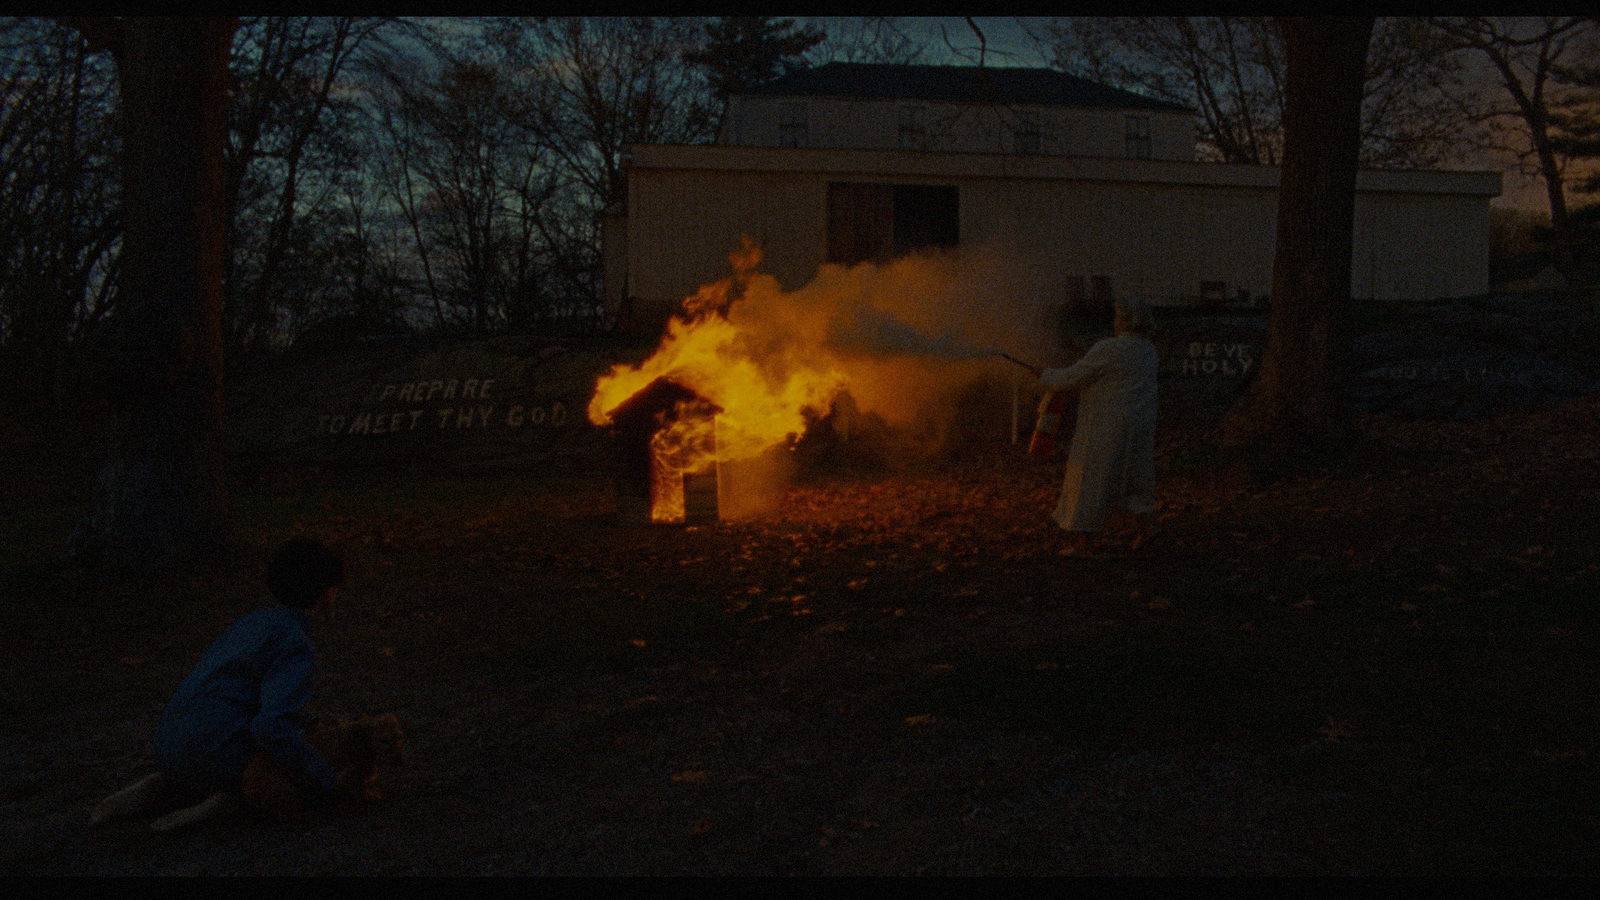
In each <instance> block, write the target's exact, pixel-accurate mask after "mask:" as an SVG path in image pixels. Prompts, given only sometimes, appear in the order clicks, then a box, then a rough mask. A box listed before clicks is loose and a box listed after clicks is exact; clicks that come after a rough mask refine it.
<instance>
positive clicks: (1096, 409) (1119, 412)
mask: <svg viewBox="0 0 1600 900" xmlns="http://www.w3.org/2000/svg"><path fill="white" fill-rule="evenodd" d="M1159 363H1160V360H1159V358H1158V356H1157V354H1156V348H1155V345H1154V344H1152V343H1150V341H1149V340H1148V339H1146V338H1143V337H1139V336H1137V335H1120V336H1118V337H1110V338H1106V339H1105V340H1102V341H1099V342H1097V343H1096V344H1095V345H1094V346H1093V347H1090V348H1089V352H1088V353H1085V354H1084V355H1083V358H1082V359H1080V360H1078V361H1077V362H1076V363H1074V364H1073V365H1072V366H1070V367H1068V368H1065V369H1045V370H1044V372H1042V373H1040V375H1039V381H1040V383H1042V384H1044V385H1045V386H1046V387H1049V388H1055V389H1063V388H1078V389H1079V394H1078V424H1077V427H1076V428H1075V429H1073V432H1072V449H1071V451H1070V452H1069V453H1068V455H1067V476H1066V479H1065V481H1064V482H1063V484H1062V486H1061V502H1060V503H1059V504H1057V505H1056V511H1055V520H1056V522H1057V523H1059V524H1060V525H1061V527H1062V528H1066V529H1069V530H1072V531H1099V530H1100V528H1101V527H1102V526H1103V525H1105V521H1106V518H1107V517H1108V516H1110V515H1113V514H1115V513H1119V512H1124V511H1126V512H1135V513H1148V512H1150V511H1151V510H1152V508H1153V507H1152V503H1153V501H1154V499H1155V475H1156V469H1155V436H1156V370H1157V368H1158V366H1159Z"/></svg>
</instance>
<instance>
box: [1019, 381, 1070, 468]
mask: <svg viewBox="0 0 1600 900" xmlns="http://www.w3.org/2000/svg"><path fill="white" fill-rule="evenodd" d="M1066 411H1067V392H1066V391H1050V392H1048V393H1046V394H1045V397H1044V402H1043V403H1040V404H1039V421H1038V422H1037V423H1035V424H1034V426H1033V437H1032V438H1030V439H1029V440H1028V452H1029V453H1032V454H1033V455H1034V456H1043V457H1047V458H1048V457H1049V456H1051V455H1052V454H1054V453H1055V452H1056V431H1057V430H1058V429H1060V427H1061V414H1062V413H1064V412H1066Z"/></svg>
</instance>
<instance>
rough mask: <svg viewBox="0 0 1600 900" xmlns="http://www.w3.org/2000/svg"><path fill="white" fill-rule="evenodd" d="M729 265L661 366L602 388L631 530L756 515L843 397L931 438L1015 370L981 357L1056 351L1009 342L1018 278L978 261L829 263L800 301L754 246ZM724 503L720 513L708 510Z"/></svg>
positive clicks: (690, 311) (647, 363) (647, 365)
mask: <svg viewBox="0 0 1600 900" xmlns="http://www.w3.org/2000/svg"><path fill="white" fill-rule="evenodd" d="M728 259H729V262H730V263H731V264H732V267H733V274H732V276H731V277H728V278H725V279H723V280H721V281H718V282H715V283H712V284H708V285H705V286H703V287H701V288H700V289H699V290H698V291H696V292H694V293H693V294H692V295H690V296H689V297H687V298H685V299H684V300H683V301H682V311H681V312H680V313H679V314H678V315H676V316H674V317H673V318H672V319H671V320H670V321H669V322H668V323H667V327H666V333H665V334H664V336H663V337H662V339H661V342H660V344H659V345H658V347H657V348H656V350H655V352H654V353H653V354H652V355H651V356H650V357H649V358H647V359H645V360H644V361H643V362H641V363H638V364H636V365H627V364H622V365H617V366H613V367H612V368H611V370H610V371H608V372H606V373H605V374H604V375H602V376H601V377H600V378H599V379H598V381H597V382H596V384H595V389H594V394H593V396H592V397H591V399H590V402H589V407H588V417H589V421H590V422H592V423H593V424H595V425H599V426H610V427H611V428H612V433H613V435H615V437H616V439H617V449H618V452H619V454H622V458H621V459H620V460H619V473H622V474H619V480H618V500H617V502H618V511H619V514H620V515H621V516H622V518H623V519H624V520H625V521H654V522H673V521H687V520H690V519H695V518H702V519H705V520H715V519H716V518H718V517H721V518H737V517H739V516H742V515H745V514H749V513H752V512H757V511H760V510H761V509H763V508H764V507H767V506H769V505H770V503H771V502H772V500H773V499H774V497H775V494H776V490H775V488H776V487H779V486H781V483H782V482H783V480H784V478H785V477H786V475H787V473H786V472H785V471H784V468H785V465H786V463H785V461H784V459H783V456H782V451H784V450H785V449H787V448H790V447H792V446H793V445H794V443H795V442H796V441H797V440H798V439H799V438H800V437H801V436H802V435H804V433H805V432H806V430H807V428H808V427H809V426H810V425H811V424H812V423H814V422H817V421H820V420H823V419H825V418H826V417H827V416H828V414H829V412H830V411H831V410H832V409H833V406H834V402H835V400H837V399H838V398H839V397H840V396H841V395H843V394H844V393H845V392H846V391H848V392H849V397H850V401H851V402H850V404H849V407H850V409H851V410H853V411H855V410H859V412H860V413H861V414H862V415H866V416H873V417H877V418H878V419H881V420H882V421H883V423H884V424H885V425H886V426H887V427H889V428H906V427H907V426H918V427H917V428H907V430H910V431H918V432H919V433H923V434H934V433H937V432H939V431H940V429H939V428H938V427H934V428H931V429H930V428H928V427H927V426H928V424H929V423H930V422H933V421H935V420H937V419H939V418H940V417H943V419H945V420H948V419H949V418H950V415H951V412H952V404H951V403H950V402H948V397H949V395H950V394H951V393H952V392H953V391H955V390H958V389H959V388H961V387H964V386H966V385H968V384H970V383H971V382H972V381H973V379H974V378H975V377H977V376H979V375H981V374H982V373H983V372H984V371H987V370H989V368H990V367H993V366H999V367H1001V368H1004V367H1005V366H1006V364H1005V363H999V362H996V360H997V356H996V353H997V351H994V350H989V349H979V348H984V347H997V346H1005V347H1007V348H1009V349H1015V350H1017V351H1018V352H1024V353H1027V354H1028V355H1035V356H1036V355H1037V354H1038V353H1039V352H1040V351H1039V345H1040V344H1041V343H1044V342H1048V341H1049V340H1051V339H1050V338H1049V336H1048V334H1047V333H1045V332H1042V331H1039V330H1037V329H1035V331H1034V333H1033V334H1032V335H1031V339H1030V335H1028V334H1020V333H1016V332H1012V333H1009V334H1008V333H1006V332H1005V327H1004V326H1005V325H1006V324H1007V323H1010V322H1014V321H1016V320H1015V319H1013V318H1011V317H1008V316H999V315H995V313H996V311H997V310H998V309H1000V308H1002V306H1003V303H1004V300H1005V298H1006V297H1008V296H1011V292H1010V291H1009V290H1008V286H1009V285H1008V283H1007V281H1006V271H1007V270H1006V267H1005V266H1004V265H1001V264H997V263H995V262H994V261H993V260H990V259H988V258H985V257H981V256H978V255H973V254H968V255H966V256H963V255H961V254H960V253H959V252H957V251H948V252H943V251H941V252H931V253H927V254H923V255H913V256H908V257H904V258H901V259H897V260H894V261H891V262H889V263H886V264H883V265H878V264H875V263H871V262H864V263H861V264H859V265H856V266H850V267H845V266H839V265H825V266H823V267H821V268H820V269H819V270H818V271H817V273H816V277H815V278H814V279H813V280H812V282H811V283H810V284H809V285H807V286H806V287H804V288H801V289H800V290H797V291H792V292H786V291H784V290H783V289H782V288H781V287H780V286H779V284H778V282H777V280H776V279H774V278H773V277H772V276H770V275H767V274H765V273H762V272H758V271H757V270H756V265H757V264H758V263H759V262H760V260H761V250H760V248H758V247H757V246H756V245H755V244H754V243H753V242H752V241H750V240H749V238H745V239H744V240H743V241H742V246H741V247H740V249H738V250H736V251H734V252H733V253H732V254H730V256H729V257H728ZM1030 340H1031V342H1030ZM1008 371H1009V370H1008ZM929 440H930V441H934V440H937V438H930V439H929ZM646 448H648V453H647V452H646ZM652 473H654V474H652ZM674 473H676V474H674ZM697 479H699V480H697ZM713 496H714V497H715V503H714V511H709V512H708V510H712V509H713V504H712V503H710V502H709V500H697V499H696V498H697V497H699V498H710V497H713ZM677 497H683V498H684V499H683V500H681V501H680V500H677V499H675V498H677ZM647 502H648V504H649V506H648V513H646V510H645V504H646V503H647ZM697 503H699V506H697V505H696V504H697Z"/></svg>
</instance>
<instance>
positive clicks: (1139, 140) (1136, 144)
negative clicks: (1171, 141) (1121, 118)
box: [1123, 116, 1150, 159]
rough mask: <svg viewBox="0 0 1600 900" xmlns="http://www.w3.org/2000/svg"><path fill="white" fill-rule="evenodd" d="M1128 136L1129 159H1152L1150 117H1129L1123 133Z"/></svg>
mask: <svg viewBox="0 0 1600 900" xmlns="http://www.w3.org/2000/svg"><path fill="white" fill-rule="evenodd" d="M1123 133H1124V134H1125V135H1126V136H1127V146H1128V158H1129V159H1149V158H1150V117H1149V116H1129V117H1128V119H1127V125H1126V127H1125V128H1124V132H1123Z"/></svg>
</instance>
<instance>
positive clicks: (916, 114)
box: [899, 106, 928, 150]
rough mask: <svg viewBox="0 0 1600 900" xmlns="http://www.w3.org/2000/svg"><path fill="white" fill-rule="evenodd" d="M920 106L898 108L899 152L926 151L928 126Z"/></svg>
mask: <svg viewBox="0 0 1600 900" xmlns="http://www.w3.org/2000/svg"><path fill="white" fill-rule="evenodd" d="M923 114H924V111H923V108H922V107H920V106H902V107H900V130H899V147H900V149H901V150H926V149H928V124H927V122H926V121H925V120H924V118H923Z"/></svg>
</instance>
